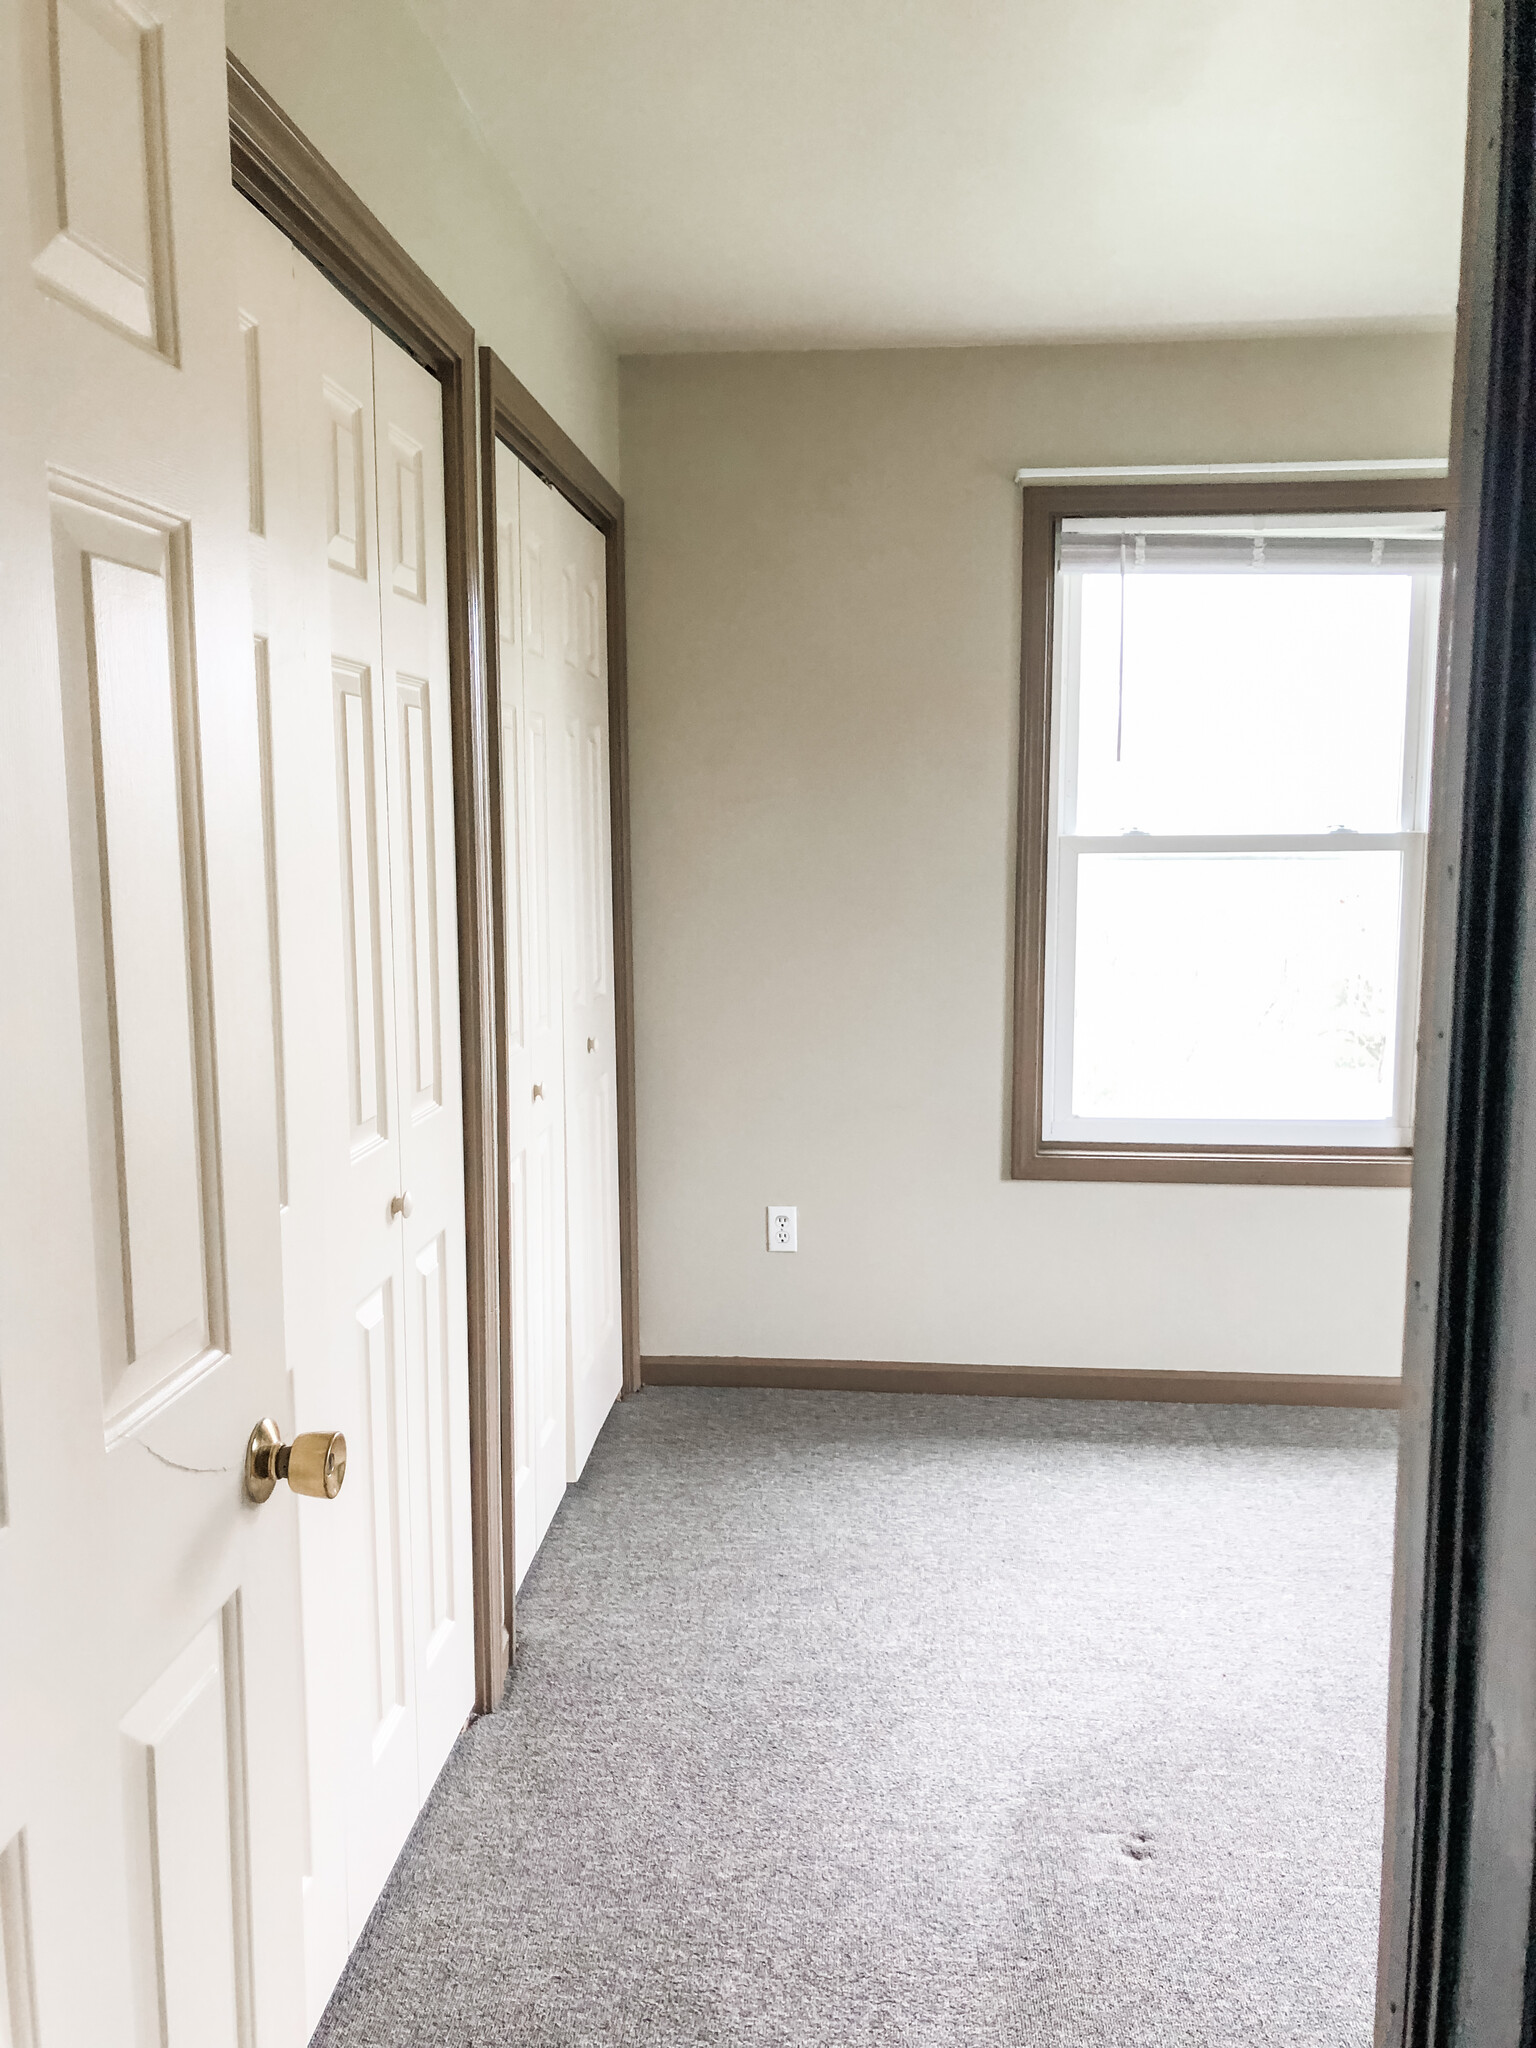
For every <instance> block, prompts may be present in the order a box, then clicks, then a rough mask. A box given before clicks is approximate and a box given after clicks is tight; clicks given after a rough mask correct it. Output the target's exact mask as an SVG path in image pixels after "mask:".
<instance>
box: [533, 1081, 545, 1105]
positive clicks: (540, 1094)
mask: <svg viewBox="0 0 1536 2048" xmlns="http://www.w3.org/2000/svg"><path fill="white" fill-rule="evenodd" d="M533 1099H534V1101H535V1102H542V1101H543V1100H544V1083H543V1082H542V1081H535V1082H534V1084H533Z"/></svg>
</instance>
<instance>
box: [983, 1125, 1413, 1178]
mask: <svg viewBox="0 0 1536 2048" xmlns="http://www.w3.org/2000/svg"><path fill="white" fill-rule="evenodd" d="M1412 1175H1413V1154H1412V1153H1411V1152H1407V1151H1390V1152H1389V1151H1377V1150H1372V1151H1368V1152H1359V1151H1348V1150H1344V1149H1340V1148H1336V1147H1325V1146H1316V1147H1304V1146H1298V1147H1296V1148H1294V1149H1292V1150H1283V1149H1269V1148H1265V1149H1263V1150H1254V1149H1250V1148H1248V1147H1245V1146H1241V1145H1210V1146H1195V1145H1087V1144H1046V1143H1042V1141H1041V1140H1040V1139H1038V1138H1037V1137H1035V1136H1034V1135H1033V1133H1018V1134H1016V1136H1015V1140H1014V1147H1013V1164H1012V1170H1011V1174H1010V1178H1011V1179H1013V1180H1102V1181H1181V1182H1184V1183H1186V1184H1190V1183H1196V1184H1198V1183H1201V1182H1204V1183H1206V1184H1207V1185H1210V1186H1219V1187H1243V1186H1246V1187H1269V1188H1277V1187H1315V1188H1406V1187H1407V1186H1408V1185H1409V1182H1410V1180H1411V1179H1412Z"/></svg>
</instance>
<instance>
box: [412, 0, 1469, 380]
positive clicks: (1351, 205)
mask: <svg viewBox="0 0 1536 2048" xmlns="http://www.w3.org/2000/svg"><path fill="white" fill-rule="evenodd" d="M412 4H413V5H414V6H415V7H416V9H417V12H418V14H419V15H420V18H421V20H422V22H423V24H424V25H425V27H426V29H427V31H428V33H429V34H430V35H431V37H432V38H433V40H434V41H435V43H436V45H437V47H438V49H439V51H440V52H441V54H442V57H443V59H444V62H445V63H446V64H447V67H448V69H449V71H450V73H451V74H452V76H453V78H454V80H455V81H456V83H457V85H458V88H459V91H460V92H461V94H462V95H463V98H464V100H465V102H466V104H467V105H468V107H469V109H470V112H471V114H472V115H473V117H474V119H475V121H476V122H477V123H478V125H479V127H480V129H481V131H482V133H483V135H484V137H485V140H486V142H487V144H488V145H489V147H490V149H491V151H492V152H493V154H494V155H495V156H496V157H498V158H499V159H500V161H501V162H502V163H503V164H504V165H505V167H506V169H507V170H508V172H509V173H510V174H511V176H512V179H513V181H514V182H515V184H516V185H517V187H518V189H519V190H520V191H521V193H522V195H523V197H524V199H525V200H526V201H527V203H528V206H529V207H530V209H531V210H532V212H533V214H534V216H535V218H536V219H537V220H538V222H539V224H540V226H541V227H542V228H543V230H544V232H545V234H546V235H547V236H548V238H549V240H550V242H551V243H552V245H553V247H554V249H555V253H556V254H557V256H558V257H559V258H560V260H561V262H562V263H563V264H564V266H565V268H566V270H567V272H568V273H569V275H570V277H571V280H572V282H573V283H574V284H575V286H576V288H577V290H578V291H579V292H580V294H581V296H582V297H583V298H584V299H585V300H586V302H587V304H588V305H589V306H590V307H591V309H592V311H593V313H594V314H595V315H596V317H597V319H598V320H599V321H600V322H601V323H602V324H603V326H604V327H605V328H606V329H607V330H608V331H609V333H610V334H612V335H613V337H614V338H615V339H616V340H617V342H618V343H619V345H620V346H621V348H623V349H625V350H626V351H628V350H640V349H680V348H697V347H727V348H739V347H758V346H774V347H797V346H819V345H834V346H849V345H857V344H866V343H867V344H887V343H916V342H925V341H927V342H957V341H1005V340H1009V341H1011V340H1027V339H1035V338H1045V337H1050V336H1064V335H1109V334H1159V333H1191V332H1202V331H1211V330H1221V331H1229V332H1230V331H1234V330H1236V331H1247V330H1253V329H1258V330H1264V329H1269V328H1278V327H1289V326H1293V325H1296V324H1303V323H1304V324H1309V325H1311V324H1321V325H1328V326H1333V325H1339V326H1346V325H1348V326H1353V325H1363V324H1368V323H1375V322H1391V323H1394V324H1395V323H1403V322H1429V321H1436V322H1438V321H1442V320H1446V319H1448V318H1449V317H1450V316H1451V315H1452V313H1453V311H1454V307H1455V297H1456V268H1457V237H1458V230H1459V219H1460V211H1461V175H1462V147H1463V136H1464V129H1465V95H1466V40H1467V0H412Z"/></svg>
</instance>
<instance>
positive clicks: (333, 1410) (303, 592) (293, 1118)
mask: <svg viewBox="0 0 1536 2048" xmlns="http://www.w3.org/2000/svg"><path fill="white" fill-rule="evenodd" d="M237 226H238V229H239V270H240V318H241V326H242V338H243V342H244V357H245V372H246V416H247V423H248V424H247V445H248V491H247V500H248V525H249V528H250V533H249V538H248V542H247V546H248V552H249V559H250V565H251V590H252V609H253V613H254V625H255V629H256V646H257V669H256V680H257V690H258V708H259V711H260V714H261V727H262V740H263V752H264V758H263V770H264V773H263V795H264V825H265V831H266V847H265V852H266V863H267V873H268V901H267V939H268V959H269V979H270V981H271V985H272V988H273V993H274V1003H273V1012H274V1023H275V1025H276V1026H277V1028H278V1036H277V1038H276V1040H275V1045H274V1066H275V1075H276V1079H277V1083H278V1085H277V1087H276V1089H275V1095H276V1103H277V1114H278V1156H279V1167H280V1179H279V1199H280V1202H281V1204H282V1212H281V1213H282V1234H283V1308H284V1327H285V1330H286V1336H287V1352H288V1364H289V1371H290V1374H291V1377H292V1384H293V1405H294V1414H295V1423H296V1427H298V1428H300V1429H305V1428H341V1429H343V1430H344V1431H345V1432H346V1433H347V1443H348V1450H349V1455H350V1456H351V1457H352V1458H354V1459H359V1458H362V1456H363V1454H364V1451H365V1446H363V1445H361V1444H360V1443H359V1441H358V1438H357V1436H356V1434H355V1431H356V1428H357V1425H358V1422H359V1420H360V1418H361V1415H362V1409H361V1406H360V1404H359V1403H358V1402H357V1400H356V1398H355V1396H354V1395H352V1390H351V1388H350V1386H349V1384H347V1381H348V1378H349V1376H348V1374H347V1373H346V1371H345V1368H344V1366H339V1365H338V1360H339V1359H341V1358H350V1353H348V1352H346V1351H345V1349H344V1347H345V1346H347V1345H348V1343H349V1342H352V1343H355V1339H354V1338H352V1337H351V1333H350V1332H349V1330H348V1327H347V1323H348V1318H347V1312H346V1307H345V1305H344V1304H343V1302H342V1301H341V1300H340V1299H339V1298H338V1297H339V1292H340V1287H341V1284H342V1283H345V1285H346V1286H347V1287H348V1288H352V1289H358V1281H357V1276H356V1273H355V1271H354V1270H352V1269H353V1267H354V1266H355V1263H356V1259H355V1253H353V1252H352V1251H350V1250H348V1249H347V1235H346V1233H345V1231H344V1230H343V1227H342V1219H341V1218H340V1217H339V1216H338V1215H337V1214H335V1213H334V1211H333V1208H332V1204H331V1200H330V1193H331V1181H332V1177H333V1173H334V1171H335V1169H334V1167H333V1160H334V1157H335V1155H336V1154H337V1153H338V1152H340V1153H341V1154H342V1155H343V1156H345V1154H346V1153H347V1151H348V1149H349V1145H350V1123H351V1119H350V1116H349V1115H348V1116H342V1115H339V1114H338V1113H337V1109H336V1105H337V1104H340V1103H348V1102H349V1101H350V1089H351V1078H350V1068H349V1057H348V1046H347V1035H346V1030H345V1026H344V1021H343V1020H344V1018H345V1016H346V1010H347V985H348V984H347V966H346V958H345V955H346V946H347V936H346V925H345V916H344V906H343V891H342V880H341V877H342V860H343V852H342V845H341V839H340V830H339V822H338V821H339V816H340V809H339V804H338V795H337V772H336V749H335V737H334V723H335V709H334V704H333V699H332V688H331V674H330V664H331V623H330V592H329V587H328V585H329V576H330V573H331V572H330V570H329V568H328V565H327V557H326V541H325V537H324V536H325V532H326V527H327V523H328V522H327V521H326V518H325V514H324V513H323V512H321V511H320V510H319V509H317V496H318V494H319V493H321V491H322V489H323V470H322V457H321V455H319V454H317V453H316V450H315V447H314V445H313V444H314V442H315V440H316V439H317V438H318V437H319V436H320V435H321V434H322V433H323V425H322V421H321V396H320V386H319V378H320V370H319V366H318V363H317V360H316V355H315V349H314V343H313V336H312V334H311V332H310V329H309V327H308V325H307V323H306V319H305V314H304V307H303V303H302V300H301V290H300V287H301V282H302V279H301V272H302V270H303V268H304V266H303V263H302V259H301V258H300V257H298V256H297V254H296V253H295V251H294V249H293V246H292V244H291V243H290V242H289V241H288V240H287V238H286V237H285V236H284V235H282V234H280V233H279V232H278V231H277V229H276V228H274V227H272V226H271V225H270V223H269V222H267V221H265V220H264V219H262V217H261V216H260V215H259V214H258V213H257V212H256V211H255V210H254V208H252V207H250V206H248V205H246V204H245V203H244V202H243V201H242V202H241V203H240V205H239V218H238V221H237ZM338 1267H339V1270H338ZM358 1291H359V1293H360V1292H361V1291H362V1290H360V1289H359V1290H358ZM354 1306H355V1302H354ZM349 1396H350V1397H351V1398H350V1405H349V1406H348V1407H345V1408H344V1407H342V1406H340V1405H333V1404H339V1403H340V1402H341V1401H342V1400H343V1398H344V1397H349ZM363 1473H365V1465H363V1464H359V1466H358V1469H357V1471H354V1472H350V1473H349V1476H348V1479H347V1483H346V1486H345V1487H344V1488H343V1491H342V1494H341V1497H340V1498H339V1499H338V1500H337V1501H335V1502H333V1503H330V1504H328V1507H327V1509H326V1510H325V1511H322V1512H317V1511H316V1509H317V1507H318V1503H315V1504H306V1506H305V1508H304V1511H303V1512H302V1514H301V1516H300V1518H299V1538H300V1572H301V1578H300V1593H301V1597H300V1602H299V1606H300V1621H301V1627H302V1633H303V1645H304V1680H305V1703H306V1714H305V1723H306V1731H307V1741H306V1766H307V1769H306V1786H305V1789H306V1793H307V1814H306V1819H307V1827H306V1830H305V1836H304V1878H303V1903H304V1929H305V1940H304V1953H305V1987H304V1988H305V2011H306V2015H307V2019H308V2023H309V2024H310V2026H313V2024H314V2023H315V2021H316V2020H317V2019H318V2018H319V2015H320V2013H321V2011H322V2010H323V2009H324V2005H325V2001H326V1999H327V1998H328V1997H329V1995H330V1993H331V1990H332V1989H333V1987H334V1985H335V1982H336V1978H337V1976H338V1975H339V1973H340V1971H341V1967H342V1964H343V1963H344V1961H345V1959H346V1955H347V1951H348V1948H349V1946H350V1936H349V1931H348V1930H349V1921H348V1908H347V1854H346V1849H347V1840H346V1822H347V1811H348V1804H349V1801H348V1796H347V1780H348V1773H349V1771H350V1770H351V1768H352V1763H351V1756H350V1752H349V1748H348V1745H347V1742H346V1730H347V1727H348V1725H349V1718H350V1716H349V1708H351V1710H352V1711H355V1712H359V1713H360V1712H361V1707H362V1700H363V1696H364V1695H363V1688H362V1686H361V1684H360V1683H359V1682H358V1681H357V1680H356V1678H355V1677H354V1676H353V1663H354V1658H353V1655H352V1653H351V1651H350V1647H349V1630H348V1629H343V1630H342V1631H341V1632H338V1628H337V1616H336V1614H335V1612H333V1607H334V1604H335V1599H336V1595H335V1592H334V1590H333V1589H335V1588H337V1587H339V1586H343V1585H345V1584H346V1574H347V1572H348V1570H349V1569H350V1570H352V1571H353V1572H354V1573H355V1572H356V1571H357V1570H358V1568H359V1565H360V1563H362V1562H365V1561H366V1552H365V1549H364V1546H363V1544H362V1542H361V1540H360V1538H359V1537H358V1535H357V1532H356V1502H355V1499H354V1498H353V1494H354V1490H355V1489H357V1484H358V1478H359V1475H360V1474H363ZM332 1510H345V1512H332ZM354 1701H355V1702H356V1706H355V1708H354V1707H352V1703H353V1702H354Z"/></svg>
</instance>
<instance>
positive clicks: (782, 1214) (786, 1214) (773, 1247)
mask: <svg viewBox="0 0 1536 2048" xmlns="http://www.w3.org/2000/svg"><path fill="white" fill-rule="evenodd" d="M795 1215H796V1212H795V1211H794V1210H793V1209H770V1210H769V1211H768V1249H769V1251H771V1252H792V1251H795V1250H797V1249H798V1247H797V1245H796V1243H795Z"/></svg>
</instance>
